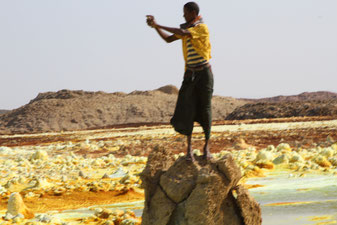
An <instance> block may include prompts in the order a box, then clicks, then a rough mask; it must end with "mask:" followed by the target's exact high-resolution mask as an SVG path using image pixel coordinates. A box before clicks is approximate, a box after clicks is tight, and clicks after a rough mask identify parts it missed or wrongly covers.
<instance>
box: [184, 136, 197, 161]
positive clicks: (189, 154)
mask: <svg viewBox="0 0 337 225" xmlns="http://www.w3.org/2000/svg"><path fill="white" fill-rule="evenodd" d="M191 142H192V135H188V136H187V153H186V159H187V160H190V161H192V162H194V161H195V159H194V156H193V152H192V145H191Z"/></svg>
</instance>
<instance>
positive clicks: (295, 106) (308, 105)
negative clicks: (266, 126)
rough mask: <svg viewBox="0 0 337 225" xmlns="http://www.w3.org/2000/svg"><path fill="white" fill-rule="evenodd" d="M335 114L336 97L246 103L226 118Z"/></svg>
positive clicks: (242, 118)
mask: <svg viewBox="0 0 337 225" xmlns="http://www.w3.org/2000/svg"><path fill="white" fill-rule="evenodd" d="M303 116H337V99H331V100H312V101H279V102H257V103H248V104H246V105H243V106H241V107H238V108H236V109H235V110H234V111H233V112H232V113H230V114H229V115H228V116H227V117H226V120H244V119H260V118H284V117H303Z"/></svg>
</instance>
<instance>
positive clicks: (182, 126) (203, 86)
mask: <svg viewBox="0 0 337 225" xmlns="http://www.w3.org/2000/svg"><path fill="white" fill-rule="evenodd" d="M184 18H185V20H186V23H184V24H181V25H180V28H172V27H166V26H162V25H159V24H158V23H157V22H156V21H155V18H154V17H153V16H152V15H148V16H147V24H148V25H149V26H150V27H152V28H154V29H155V30H156V31H157V33H158V34H159V35H160V37H161V38H163V39H164V40H165V41H166V42H167V43H171V42H173V41H176V40H178V39H181V40H182V44H183V54H184V59H185V74H184V80H183V83H182V86H181V88H180V90H179V95H178V100H177V105H176V108H175V111H174V115H173V117H172V119H171V124H172V125H173V127H174V129H175V130H176V131H177V132H179V133H181V134H184V135H186V136H187V159H188V160H191V161H194V156H193V153H192V146H191V138H192V131H193V124H194V121H196V122H198V123H199V124H200V125H201V126H202V128H203V130H204V134H205V145H204V149H203V152H204V155H203V157H204V158H205V159H210V158H211V154H210V151H209V139H210V133H211V124H212V109H211V100H212V94H213V74H212V70H211V66H210V64H209V60H210V58H211V44H210V41H209V32H208V27H207V26H206V24H204V23H203V19H202V17H201V16H200V15H199V6H198V5H197V4H196V3H195V2H188V3H186V4H185V5H184ZM164 31H167V32H170V33H172V34H170V35H169V34H167V33H165V32H164Z"/></svg>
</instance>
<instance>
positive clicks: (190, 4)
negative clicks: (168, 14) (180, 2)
mask: <svg viewBox="0 0 337 225" xmlns="http://www.w3.org/2000/svg"><path fill="white" fill-rule="evenodd" d="M184 8H186V9H188V11H190V12H191V11H195V12H196V13H197V15H199V6H198V4H197V3H195V2H187V3H186V4H185V5H184Z"/></svg>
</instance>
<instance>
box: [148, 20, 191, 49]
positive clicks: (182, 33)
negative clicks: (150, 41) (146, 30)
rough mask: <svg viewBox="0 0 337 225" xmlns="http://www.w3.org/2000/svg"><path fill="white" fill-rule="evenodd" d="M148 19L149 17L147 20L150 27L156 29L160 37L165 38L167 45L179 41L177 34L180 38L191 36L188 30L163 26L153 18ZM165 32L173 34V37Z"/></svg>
mask: <svg viewBox="0 0 337 225" xmlns="http://www.w3.org/2000/svg"><path fill="white" fill-rule="evenodd" d="M146 17H147V20H146V22H147V24H148V25H149V26H150V27H152V28H155V29H156V31H157V33H158V34H159V35H160V37H161V38H163V39H164V40H165V41H166V42H167V43H170V42H173V41H176V40H178V39H179V38H178V37H177V36H176V35H175V34H177V35H180V36H185V35H190V32H189V31H188V30H184V29H180V28H172V27H165V26H161V25H159V24H157V23H156V21H155V20H154V17H153V16H151V15H147V16H146ZM163 30H166V31H168V32H170V33H173V35H168V34H166V33H165V32H164V31H163Z"/></svg>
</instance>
